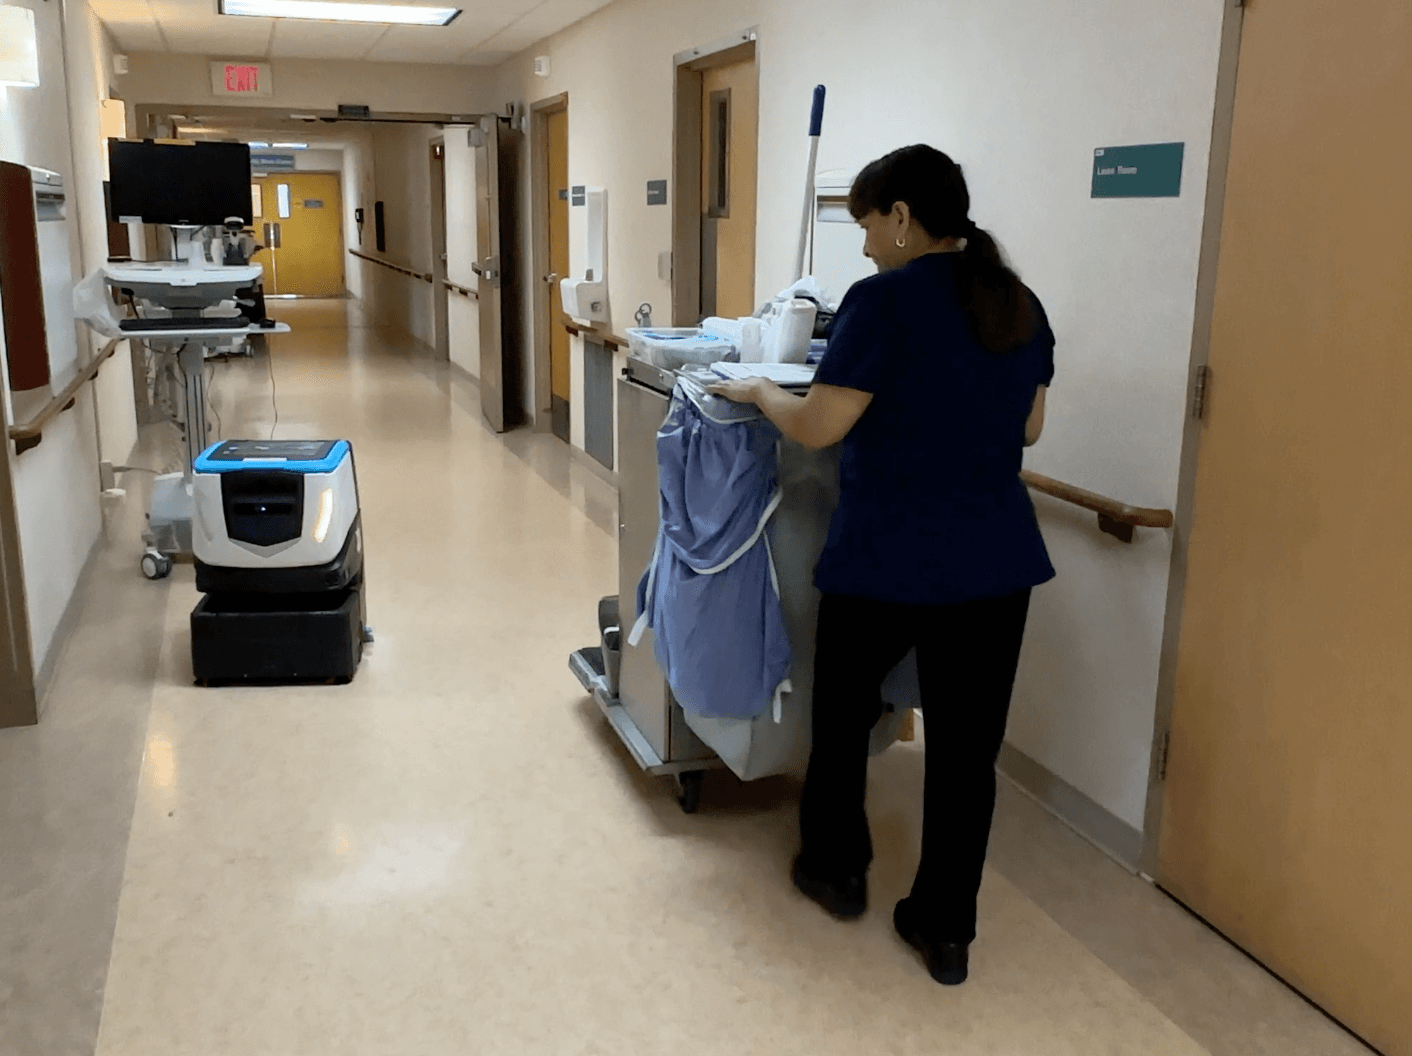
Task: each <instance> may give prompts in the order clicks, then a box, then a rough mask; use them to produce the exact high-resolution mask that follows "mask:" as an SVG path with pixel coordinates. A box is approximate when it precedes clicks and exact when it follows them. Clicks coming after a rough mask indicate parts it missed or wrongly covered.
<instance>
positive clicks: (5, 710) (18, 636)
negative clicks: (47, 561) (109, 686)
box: [0, 333, 39, 729]
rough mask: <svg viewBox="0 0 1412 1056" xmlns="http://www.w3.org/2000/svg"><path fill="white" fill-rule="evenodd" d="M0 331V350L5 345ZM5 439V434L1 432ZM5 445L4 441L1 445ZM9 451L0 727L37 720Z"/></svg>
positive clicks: (4, 488)
mask: <svg viewBox="0 0 1412 1056" xmlns="http://www.w3.org/2000/svg"><path fill="white" fill-rule="evenodd" d="M4 342H5V339H4V334H3V333H0V348H3V347H4ZM5 404H6V401H5V400H3V399H0V430H7V431H8V429H9V425H10V421H9V410H8V408H7V407H6V405H5ZM0 435H4V434H0ZM5 444H6V446H7V447H8V446H9V441H8V440H6V441H5ZM11 470H12V466H11V459H10V452H9V451H0V729H6V728H8V727H12V726H33V725H34V724H35V723H37V722H38V721H39V693H38V687H37V686H36V683H35V673H34V656H33V648H34V646H33V640H32V639H31V637H30V627H29V600H28V599H29V595H28V594H27V593H26V592H25V575H24V554H23V553H22V551H21V548H20V522H19V514H18V512H17V510H16V508H15V491H14V479H13V476H12V473H11Z"/></svg>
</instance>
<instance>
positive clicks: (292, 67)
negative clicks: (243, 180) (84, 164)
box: [121, 52, 492, 114]
mask: <svg viewBox="0 0 1412 1056" xmlns="http://www.w3.org/2000/svg"><path fill="white" fill-rule="evenodd" d="M226 57H228V56H223V55H218V56H214V58H217V59H221V58H226ZM128 59H129V62H130V64H131V71H130V72H129V73H128V75H127V76H126V77H124V78H122V81H121V86H122V96H123V98H124V99H126V100H127V101H128V103H129V105H132V104H140V103H171V104H175V105H181V106H187V105H198V104H204V105H209V106H219V105H221V104H222V103H230V102H231V100H228V99H217V98H216V97H215V96H214V95H213V93H212V91H211V66H210V59H208V58H207V57H206V56H203V55H168V54H165V53H162V54H157V53H152V52H133V53H132V54H131V55H129V56H128ZM270 65H271V75H272V78H273V81H274V95H272V96H269V97H261V98H258V99H255V100H238V102H239V103H240V104H241V105H247V106H274V107H292V108H295V109H298V108H300V107H305V108H308V109H310V110H333V109H335V108H336V107H337V106H338V105H339V104H340V103H353V104H361V105H365V106H370V107H372V108H373V110H374V111H382V112H386V113H399V112H400V113H433V114H441V113H460V112H462V111H464V112H466V113H467V114H476V113H480V112H482V111H483V110H484V109H485V107H486V106H487V100H488V98H489V96H490V94H491V86H492V74H491V73H490V72H489V71H487V70H484V69H482V68H479V67H472V66H433V65H405V64H400V63H366V62H336V61H322V60H317V59H275V60H273V61H272V62H271V64H270Z"/></svg>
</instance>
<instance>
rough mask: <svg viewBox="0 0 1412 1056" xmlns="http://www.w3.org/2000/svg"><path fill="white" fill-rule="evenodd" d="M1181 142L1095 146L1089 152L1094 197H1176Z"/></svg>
mask: <svg viewBox="0 0 1412 1056" xmlns="http://www.w3.org/2000/svg"><path fill="white" fill-rule="evenodd" d="M1185 153H1186V144H1185V143H1149V144H1145V145H1143V146H1137V147H1099V148H1098V149H1097V150H1095V151H1094V152H1093V197H1094V198H1179V197H1181V193H1182V158H1183V156H1184V155H1185Z"/></svg>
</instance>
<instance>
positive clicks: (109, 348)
mask: <svg viewBox="0 0 1412 1056" xmlns="http://www.w3.org/2000/svg"><path fill="white" fill-rule="evenodd" d="M121 340H122V338H114V339H113V340H112V341H109V342H108V343H107V344H106V345H104V346H103V347H102V348H101V349H99V351H98V354H97V355H96V356H94V357H93V358H92V359H90V360H89V361H88V362H87V363H85V364H84V365H83V366H82V367H81V368H79V372H78V373H77V374H75V375H74V376H73V377H72V378H70V379H69V383H68V384H67V385H65V386H64V387H63V388H62V389H60V390H59V391H58V392H57V393H56V394H55V395H54V397H53V398H52V399H51V400H50V401H49V402H48V403H46V404H45V405H44V406H43V407H41V408H40V409H39V412H38V413H37V414H36V415H35V416H34V417H33V418H31V419H30V420H29V421H27V422H24V423H23V424H16V425H12V426H10V430H9V435H10V439H11V440H13V441H14V442H15V454H17V455H22V454H24V453H25V452H26V451H28V450H29V449H30V448H31V447H37V446H39V441H40V440H42V439H44V427H45V426H46V425H48V424H49V423H50V422H52V421H53V420H54V419H55V418H57V417H59V415H61V414H63V413H64V412H65V411H67V410H68V409H69V408H70V407H72V406H73V405H74V403H75V401H76V398H77V396H78V390H79V389H81V388H83V387H84V386H85V385H87V384H88V383H89V382H90V381H92V380H93V379H94V378H96V377H97V376H98V370H99V368H100V367H102V366H103V364H104V363H105V362H107V361H108V359H109V357H111V356H112V354H113V353H114V352H116V351H117V350H118V342H120V341H121Z"/></svg>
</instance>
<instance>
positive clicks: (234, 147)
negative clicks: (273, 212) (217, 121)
mask: <svg viewBox="0 0 1412 1056" xmlns="http://www.w3.org/2000/svg"><path fill="white" fill-rule="evenodd" d="M108 173H109V177H108V178H109V183H110V185H111V186H110V191H109V193H110V198H111V206H110V207H111V209H112V214H111V215H112V218H113V219H114V220H116V221H118V222H119V223H122V222H125V221H129V220H138V221H141V222H143V223H148V224H171V225H173V226H188V225H189V226H196V227H206V226H209V225H214V224H223V223H225V221H226V219H227V218H228V217H232V216H238V217H240V219H241V220H242V221H243V222H244V223H245V224H247V225H249V224H252V223H254V222H255V211H254V204H253V202H252V200H251V196H250V148H249V147H248V146H247V145H246V144H244V143H154V142H152V141H151V140H141V141H139V140H128V139H110V140H109V141H108Z"/></svg>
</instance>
